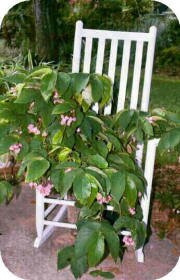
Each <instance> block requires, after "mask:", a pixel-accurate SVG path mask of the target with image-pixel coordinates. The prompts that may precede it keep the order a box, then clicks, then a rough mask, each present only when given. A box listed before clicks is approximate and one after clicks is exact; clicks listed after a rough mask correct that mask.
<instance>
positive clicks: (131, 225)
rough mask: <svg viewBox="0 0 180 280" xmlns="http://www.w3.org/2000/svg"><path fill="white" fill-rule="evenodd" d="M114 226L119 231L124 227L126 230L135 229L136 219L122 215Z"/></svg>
mask: <svg viewBox="0 0 180 280" xmlns="http://www.w3.org/2000/svg"><path fill="white" fill-rule="evenodd" d="M113 227H114V229H115V231H116V232H119V231H120V230H122V229H126V230H132V229H135V227H136V219H134V218H131V217H127V216H121V217H119V218H118V219H117V220H116V221H115V223H114V225H113Z"/></svg>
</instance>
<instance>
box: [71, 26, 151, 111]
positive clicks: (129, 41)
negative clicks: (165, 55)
mask: <svg viewBox="0 0 180 280" xmlns="http://www.w3.org/2000/svg"><path fill="white" fill-rule="evenodd" d="M95 40H96V41H97V40H98V47H97V54H96V63H95V71H93V72H96V73H98V74H102V73H104V71H103V68H104V63H105V59H104V56H105V49H106V43H107V41H109V40H110V42H111V47H110V54H109V61H108V73H106V74H107V75H108V76H109V77H110V78H111V80H112V82H113V83H114V81H115V74H116V71H117V70H116V68H117V67H116V64H117V57H118V53H119V51H118V49H119V42H120V41H121V42H122V41H123V52H122V62H121V69H120V72H119V76H120V81H119V94H118V100H117V111H120V110H122V109H124V106H125V100H126V95H127V82H128V74H129V63H130V57H131V48H132V45H133V44H134V42H135V44H136V50H135V57H134V70H133V77H132V89H131V97H130V104H129V106H130V109H137V108H138V104H140V106H139V107H140V109H141V110H142V111H148V106H149V95H150V86H151V78H152V68H153V59H154V49H155V40H156V27H155V26H152V27H150V29H149V33H140V32H119V31H107V30H95V29H84V28H83V23H82V21H77V23H76V31H75V39H74V53H73V62H72V72H73V73H78V72H80V71H82V72H84V73H90V72H91V68H92V58H91V57H92V46H93V43H94V41H95ZM133 41H134V42H133ZM83 43H84V44H85V45H84V58H83V59H82V57H81V56H82V55H81V54H82V49H83ZM145 44H147V50H146V53H145V71H144V73H143V71H142V60H143V50H144V49H145V48H144V46H145ZM81 61H82V64H83V65H82V70H81ZM142 74H143V75H144V79H143V89H142V94H139V90H140V81H141V76H142ZM140 98H141V100H140ZM111 106H112V104H109V105H108V106H107V107H106V108H105V114H110V113H111ZM94 109H95V110H96V111H98V107H97V104H96V105H95V108H94Z"/></svg>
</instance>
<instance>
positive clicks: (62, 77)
mask: <svg viewBox="0 0 180 280" xmlns="http://www.w3.org/2000/svg"><path fill="white" fill-rule="evenodd" d="M70 81H71V77H70V75H69V74H67V73H63V72H59V73H58V75H57V83H56V87H57V90H58V92H59V93H60V95H64V94H65V92H66V91H67V89H68V87H69V85H70Z"/></svg>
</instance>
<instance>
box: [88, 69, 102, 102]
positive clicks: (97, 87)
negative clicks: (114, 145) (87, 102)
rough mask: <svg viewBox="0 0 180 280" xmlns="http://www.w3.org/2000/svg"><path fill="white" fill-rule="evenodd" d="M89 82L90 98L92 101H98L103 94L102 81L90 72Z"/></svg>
mask: <svg viewBox="0 0 180 280" xmlns="http://www.w3.org/2000/svg"><path fill="white" fill-rule="evenodd" d="M90 84H91V89H92V98H93V101H94V102H98V101H99V100H100V99H101V98H102V95H103V83H102V81H101V80H100V79H99V77H98V75H96V74H92V75H91V76H90Z"/></svg>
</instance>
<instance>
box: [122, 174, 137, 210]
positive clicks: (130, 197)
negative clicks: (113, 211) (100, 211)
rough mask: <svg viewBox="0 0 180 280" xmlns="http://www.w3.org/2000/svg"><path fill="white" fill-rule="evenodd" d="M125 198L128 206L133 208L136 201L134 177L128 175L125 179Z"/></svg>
mask: <svg viewBox="0 0 180 280" xmlns="http://www.w3.org/2000/svg"><path fill="white" fill-rule="evenodd" d="M125 196H126V199H127V201H128V203H129V205H130V206H131V207H134V206H135V203H136V199H137V189H136V180H135V178H134V175H133V174H130V173H129V174H127V177H126V187H125Z"/></svg>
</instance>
